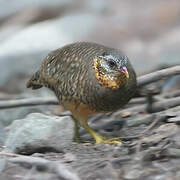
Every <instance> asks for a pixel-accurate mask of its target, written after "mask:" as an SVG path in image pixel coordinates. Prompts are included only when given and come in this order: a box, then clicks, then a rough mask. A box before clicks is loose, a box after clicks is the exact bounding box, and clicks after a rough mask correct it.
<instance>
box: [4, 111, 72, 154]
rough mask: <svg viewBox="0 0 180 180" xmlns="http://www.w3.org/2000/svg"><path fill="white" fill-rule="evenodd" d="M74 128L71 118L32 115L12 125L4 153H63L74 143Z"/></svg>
mask: <svg viewBox="0 0 180 180" xmlns="http://www.w3.org/2000/svg"><path fill="white" fill-rule="evenodd" d="M73 128H74V125H73V122H72V120H71V118H70V117H69V116H65V117H58V116H49V115H44V114H40V113H32V114H30V115H28V116H27V117H26V118H25V119H21V120H16V121H14V122H13V123H12V125H11V129H10V131H9V134H8V137H7V139H6V141H5V149H4V151H5V152H11V153H21V154H32V153H36V152H39V153H44V152H62V151H63V149H64V148H65V147H67V146H68V145H69V144H71V143H72V139H73V131H74V129H73Z"/></svg>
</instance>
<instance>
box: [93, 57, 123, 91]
mask: <svg viewBox="0 0 180 180" xmlns="http://www.w3.org/2000/svg"><path fill="white" fill-rule="evenodd" d="M100 61H101V58H96V59H94V63H93V68H94V70H95V76H96V78H97V79H98V81H99V84H101V86H103V87H106V88H111V89H112V90H116V89H119V88H120V86H121V85H122V84H124V79H123V78H120V77H111V76H110V75H108V74H105V72H102V71H100V70H99V69H98V65H99V62H100Z"/></svg>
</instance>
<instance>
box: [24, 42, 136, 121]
mask: <svg viewBox="0 0 180 180" xmlns="http://www.w3.org/2000/svg"><path fill="white" fill-rule="evenodd" d="M106 55H107V56H106ZM111 56H112V57H115V61H117V63H120V65H122V64H123V63H125V65H124V66H126V68H127V71H128V73H129V78H126V77H125V75H124V74H122V73H120V72H115V73H114V75H113V71H112V72H111V69H110V73H106V71H104V70H103V66H104V67H105V68H106V66H107V64H106V60H103V61H101V60H102V59H103V58H104V57H105V58H106V57H107V59H108V58H109V57H111ZM98 61H100V62H101V63H102V67H101V66H100V64H98V63H99V62H98ZM107 61H108V60H107ZM103 63H104V64H105V65H103ZM108 68H109V67H107V72H108V71H109V70H108ZM42 86H45V87H48V88H50V89H51V90H53V91H54V92H55V94H56V96H57V98H58V100H59V102H60V103H61V104H63V105H64V106H65V107H66V108H68V109H70V110H71V111H73V109H72V107H71V108H70V106H69V105H67V104H74V105H73V107H74V109H78V108H79V109H81V108H80V106H82V105H83V106H85V107H86V108H89V109H90V110H91V112H93V113H89V114H94V113H98V112H110V111H115V110H117V109H119V108H120V107H122V106H123V105H125V104H126V103H127V102H128V101H129V100H130V99H131V98H132V96H133V95H134V92H135V88H136V75H135V72H134V70H133V68H132V66H131V64H130V62H129V60H128V58H127V57H126V56H125V55H123V54H122V53H121V52H120V51H119V50H117V49H113V48H108V47H105V46H103V45H99V44H95V43H89V42H78V43H74V44H70V45H66V46H64V47H62V48H59V49H57V50H55V51H53V52H51V53H50V54H49V55H48V56H47V57H46V58H45V59H44V61H43V63H42V66H41V68H40V70H39V71H38V72H36V73H35V74H34V75H33V76H32V78H31V79H30V80H29V81H28V83H27V87H32V88H33V89H37V88H40V87H42ZM75 106H76V107H75ZM79 116H80V115H79ZM75 118H78V117H77V116H75Z"/></svg>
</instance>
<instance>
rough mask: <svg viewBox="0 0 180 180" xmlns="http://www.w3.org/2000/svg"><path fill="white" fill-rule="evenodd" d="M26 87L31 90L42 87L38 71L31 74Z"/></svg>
mask: <svg viewBox="0 0 180 180" xmlns="http://www.w3.org/2000/svg"><path fill="white" fill-rule="evenodd" d="M26 87H27V88H32V89H39V88H41V87H43V82H42V80H41V78H40V72H39V71H37V72H36V73H35V74H33V76H32V77H31V79H30V80H29V81H28V82H27V83H26Z"/></svg>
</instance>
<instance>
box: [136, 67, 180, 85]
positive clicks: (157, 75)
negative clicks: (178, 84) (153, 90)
mask: <svg viewBox="0 0 180 180" xmlns="http://www.w3.org/2000/svg"><path fill="white" fill-rule="evenodd" d="M177 74H180V66H174V67H170V68H166V69H163V70H159V71H155V72H153V73H149V74H146V75H143V76H140V77H138V79H137V82H138V87H141V86H144V85H147V84H150V83H152V82H155V81H158V80H160V79H162V78H165V77H169V76H173V75H177Z"/></svg>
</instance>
